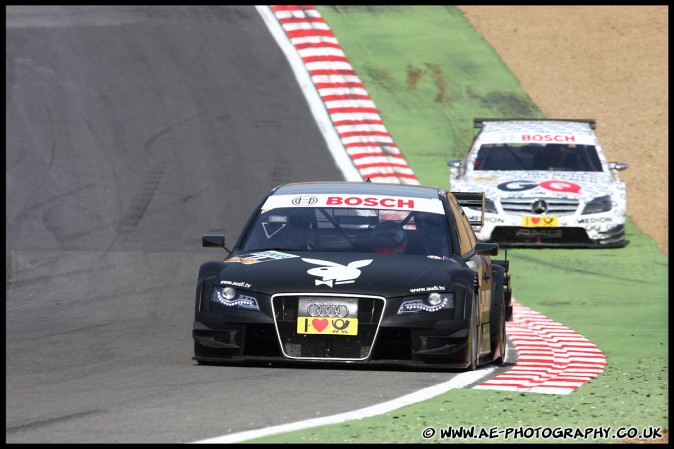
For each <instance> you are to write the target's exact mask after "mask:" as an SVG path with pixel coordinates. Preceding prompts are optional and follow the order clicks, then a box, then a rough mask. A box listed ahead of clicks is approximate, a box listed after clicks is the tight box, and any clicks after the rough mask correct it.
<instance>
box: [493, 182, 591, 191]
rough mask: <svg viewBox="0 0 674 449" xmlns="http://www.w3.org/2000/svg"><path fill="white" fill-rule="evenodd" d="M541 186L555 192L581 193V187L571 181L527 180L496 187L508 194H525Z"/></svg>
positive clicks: (504, 183) (505, 183)
mask: <svg viewBox="0 0 674 449" xmlns="http://www.w3.org/2000/svg"><path fill="white" fill-rule="evenodd" d="M539 186H540V187H542V188H544V189H545V190H551V191H553V192H569V193H580V186H579V185H578V184H576V183H573V182H569V181H557V180H554V179H553V180H550V181H542V182H540V183H536V182H532V181H527V180H520V181H508V182H503V183H501V184H499V185H498V186H496V187H497V188H498V189H500V190H505V191H506V192H523V191H525V190H531V189H535V188H536V187H539Z"/></svg>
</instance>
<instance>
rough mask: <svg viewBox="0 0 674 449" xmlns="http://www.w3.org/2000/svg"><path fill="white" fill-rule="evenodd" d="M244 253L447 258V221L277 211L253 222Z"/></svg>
mask: <svg viewBox="0 0 674 449" xmlns="http://www.w3.org/2000/svg"><path fill="white" fill-rule="evenodd" d="M242 250H244V251H261V250H279V251H281V250H285V251H342V252H346V251H358V252H373V253H382V254H419V255H433V256H438V257H449V255H450V243H449V234H448V232H447V225H446V222H445V216H444V215H442V214H438V213H430V212H420V211H410V210H392V209H355V208H344V207H335V208H332V207H280V208H275V209H271V210H266V211H263V212H262V213H261V214H259V215H258V216H257V219H256V220H255V222H254V223H253V225H252V227H251V228H250V229H249V231H248V235H247V237H246V239H245V241H244V243H243V247H242Z"/></svg>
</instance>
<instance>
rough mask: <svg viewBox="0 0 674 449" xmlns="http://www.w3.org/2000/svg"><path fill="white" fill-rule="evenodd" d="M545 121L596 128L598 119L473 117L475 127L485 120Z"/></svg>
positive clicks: (478, 126) (479, 126) (482, 123)
mask: <svg viewBox="0 0 674 449" xmlns="http://www.w3.org/2000/svg"><path fill="white" fill-rule="evenodd" d="M543 121H553V122H579V123H587V124H588V125H590V128H592V129H595V126H596V120H595V119H593V118H590V119H574V118H510V117H508V118H474V119H473V128H482V127H483V126H484V122H543Z"/></svg>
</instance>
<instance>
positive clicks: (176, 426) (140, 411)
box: [5, 6, 457, 443]
mask: <svg viewBox="0 0 674 449" xmlns="http://www.w3.org/2000/svg"><path fill="white" fill-rule="evenodd" d="M6 114H7V115H6V127H7V128H6V129H7V131H6V132H7V140H6V187H7V191H6V218H5V219H6V223H5V224H6V237H5V242H6V296H7V298H6V442H7V443H186V442H194V441H198V440H202V439H206V438H212V437H217V436H220V435H226V434H230V433H236V432H243V431H247V430H251V429H258V428H262V427H267V426H275V425H280V424H285V423H291V422H296V421H300V420H305V419H312V418H317V417H321V416H329V415H334V414H338V413H344V412H348V411H352V410H356V409H360V408H364V407H368V406H371V405H373V404H377V403H381V402H385V401H389V400H392V399H394V398H398V397H400V396H403V395H406V394H409V393H412V392H414V391H416V390H419V389H422V388H425V387H429V386H433V385H435V384H439V383H442V382H446V381H448V380H450V379H451V378H452V377H453V376H455V375H456V374H457V373H451V372H450V373H447V372H434V371H411V370H404V369H375V368H371V369H356V368H334V367H327V368H323V367H319V366H315V365H309V366H301V367H295V366H284V365H271V366H269V365H265V366H199V365H197V364H196V363H195V362H194V361H193V360H192V359H191V355H192V337H191V327H192V319H193V307H194V306H193V305H194V294H195V285H196V277H197V271H198V267H199V265H200V264H201V263H202V262H204V261H207V260H215V259H220V258H223V257H224V256H225V253H224V252H218V250H215V249H205V248H201V246H200V245H201V236H202V234H206V233H222V234H225V235H226V236H227V238H228V241H230V242H233V240H234V239H235V238H236V236H237V234H238V232H239V230H240V228H241V227H242V226H243V223H244V221H245V219H246V218H247V216H248V213H249V212H250V211H251V210H252V209H253V208H254V207H255V206H256V205H257V203H258V201H259V200H260V199H261V198H262V196H263V195H264V194H265V193H266V192H267V191H268V190H269V189H270V188H272V187H274V186H276V185H279V184H283V183H286V182H294V181H315V180H341V179H343V178H342V174H341V172H340V170H339V169H338V167H337V166H336V164H335V162H334V161H333V159H332V157H331V155H330V153H329V151H328V148H327V146H326V143H325V139H324V138H323V136H322V134H321V132H320V130H319V129H318V127H317V125H316V124H315V121H314V119H313V117H312V115H311V113H310V110H309V107H308V105H307V102H306V100H305V98H304V96H303V94H302V92H301V90H300V87H299V85H298V83H297V81H296V79H295V77H294V75H293V73H292V71H291V69H290V67H289V65H288V62H287V60H286V58H285V56H284V55H283V53H282V51H281V50H280V48H279V47H278V45H277V43H276V42H275V41H274V39H273V37H272V35H271V34H270V32H269V30H268V29H267V27H266V26H265V24H264V22H263V20H262V18H261V16H260V14H259V13H258V12H257V11H256V9H255V7H254V6H210V7H207V6H199V7H190V6H175V7H169V6H166V7H156V6H151V7H143V6H138V7H132V6H114V7H112V6H100V7H99V6H86V7H83V6H78V7H72V6H71V7H66V6H39V7H38V6H8V7H7V9H6Z"/></svg>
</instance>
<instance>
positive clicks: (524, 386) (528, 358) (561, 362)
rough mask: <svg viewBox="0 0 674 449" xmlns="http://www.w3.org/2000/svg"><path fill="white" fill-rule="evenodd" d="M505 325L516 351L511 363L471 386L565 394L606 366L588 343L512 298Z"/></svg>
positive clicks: (602, 356)
mask: <svg viewBox="0 0 674 449" xmlns="http://www.w3.org/2000/svg"><path fill="white" fill-rule="evenodd" d="M506 326H507V329H506V332H507V334H508V339H509V340H510V341H511V342H512V343H513V344H514V345H515V348H516V349H517V352H518V357H517V362H516V363H515V366H514V367H513V368H512V369H510V370H509V371H507V372H505V373H503V374H500V375H498V376H496V377H493V378H491V379H489V380H487V381H485V382H483V383H482V384H480V385H478V386H476V387H474V388H479V389H489V390H510V391H529V392H533V393H546V394H569V393H571V392H573V391H575V390H576V389H578V388H579V387H581V386H582V385H584V384H585V383H587V382H589V381H590V380H591V379H594V378H595V377H597V376H598V375H599V374H601V372H602V371H603V370H604V367H606V357H605V356H604V353H603V352H601V351H600V350H599V349H598V348H597V346H595V345H594V344H593V343H592V342H590V341H589V340H587V339H586V338H585V337H583V336H582V335H580V334H578V333H577V332H576V331H574V330H572V329H569V328H568V327H566V326H564V325H562V324H560V323H557V322H555V321H553V320H551V319H550V318H547V317H546V316H543V315H541V314H540V313H538V312H534V311H533V310H531V309H529V308H527V307H524V306H522V305H521V304H519V303H517V302H516V301H514V300H513V321H510V322H508V323H507V324H506Z"/></svg>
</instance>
